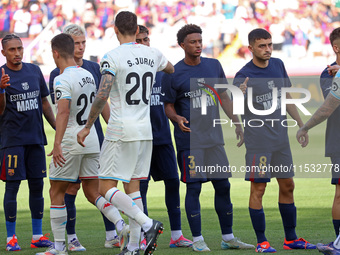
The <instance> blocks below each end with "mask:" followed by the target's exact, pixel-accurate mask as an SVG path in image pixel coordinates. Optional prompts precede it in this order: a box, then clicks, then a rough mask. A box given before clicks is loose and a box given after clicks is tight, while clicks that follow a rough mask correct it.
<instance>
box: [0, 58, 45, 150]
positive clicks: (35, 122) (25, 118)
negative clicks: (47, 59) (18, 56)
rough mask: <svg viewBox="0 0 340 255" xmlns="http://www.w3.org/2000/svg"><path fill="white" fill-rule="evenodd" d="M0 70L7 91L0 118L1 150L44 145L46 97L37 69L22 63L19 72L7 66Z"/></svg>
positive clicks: (39, 72) (43, 82) (42, 81)
mask: <svg viewBox="0 0 340 255" xmlns="http://www.w3.org/2000/svg"><path fill="white" fill-rule="evenodd" d="M1 68H4V69H5V73H6V74H8V75H9V77H10V81H9V83H10V84H11V85H10V86H9V87H7V88H6V108H5V111H4V114H3V115H2V116H1V117H0V125H1V128H0V133H1V145H2V148H7V147H13V146H23V145H30V144H41V145H46V144H47V140H46V136H45V131H44V124H43V117H42V114H43V111H42V101H41V98H43V97H47V96H48V95H49V92H48V89H47V86H46V82H45V79H44V76H43V74H42V72H41V70H40V68H39V67H38V66H36V65H33V64H29V63H22V69H21V70H20V71H13V70H11V69H9V68H8V67H7V66H6V65H3V66H2V67H1Z"/></svg>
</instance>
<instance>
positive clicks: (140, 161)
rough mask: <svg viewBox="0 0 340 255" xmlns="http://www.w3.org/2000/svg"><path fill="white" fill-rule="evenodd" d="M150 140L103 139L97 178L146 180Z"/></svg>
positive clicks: (127, 180) (148, 169) (148, 166)
mask: <svg viewBox="0 0 340 255" xmlns="http://www.w3.org/2000/svg"><path fill="white" fill-rule="evenodd" d="M151 154H152V140H147V141H132V142H123V141H120V140H119V141H108V140H104V142H103V145H102V149H101V152H100V158H99V165H100V167H99V175H98V177H99V179H112V180H117V181H122V182H127V183H129V182H130V181H131V180H146V179H147V178H148V176H149V171H150V161H151Z"/></svg>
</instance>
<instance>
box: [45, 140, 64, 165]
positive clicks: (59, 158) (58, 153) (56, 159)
mask: <svg viewBox="0 0 340 255" xmlns="http://www.w3.org/2000/svg"><path fill="white" fill-rule="evenodd" d="M47 156H53V164H54V166H55V167H57V165H59V166H60V167H63V165H65V163H66V159H65V158H64V155H63V152H62V150H61V145H60V144H59V145H54V148H53V150H52V151H51V153H50V154H48V155H47Z"/></svg>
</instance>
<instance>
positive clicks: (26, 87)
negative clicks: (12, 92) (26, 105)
mask: <svg viewBox="0 0 340 255" xmlns="http://www.w3.org/2000/svg"><path fill="white" fill-rule="evenodd" d="M21 86H22V88H23V89H24V90H28V89H29V88H30V86H29V85H28V82H23V83H21Z"/></svg>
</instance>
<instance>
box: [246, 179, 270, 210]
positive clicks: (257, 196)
mask: <svg viewBox="0 0 340 255" xmlns="http://www.w3.org/2000/svg"><path fill="white" fill-rule="evenodd" d="M266 186H267V183H265V182H264V183H257V182H251V184H250V197H249V208H252V209H256V210H259V209H262V197H263V195H264V192H265V191H266Z"/></svg>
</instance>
